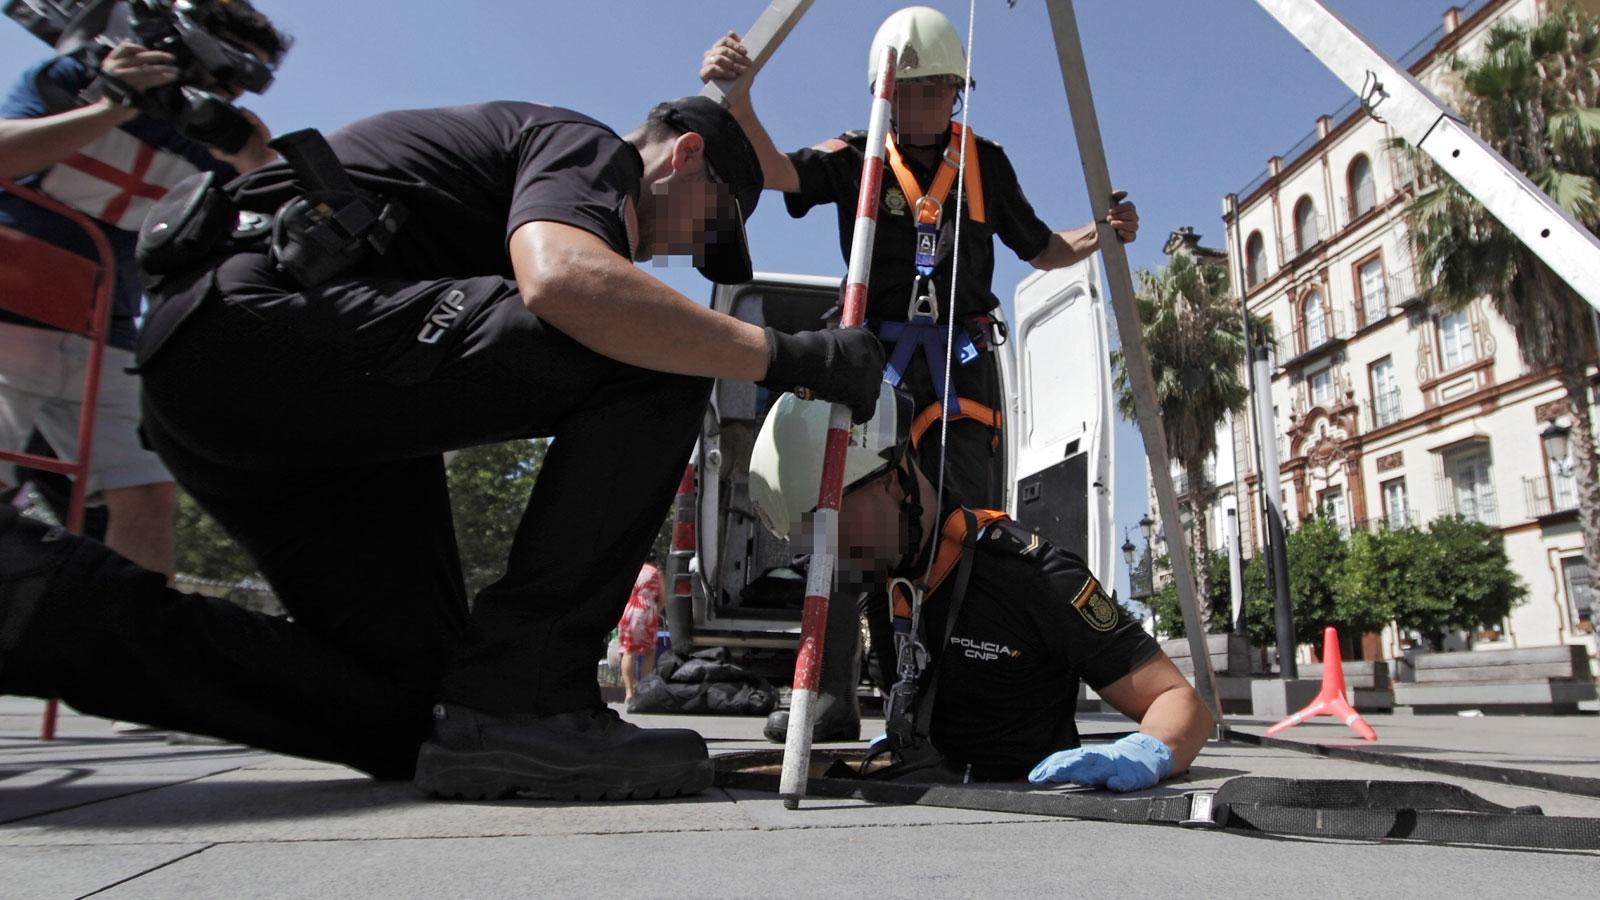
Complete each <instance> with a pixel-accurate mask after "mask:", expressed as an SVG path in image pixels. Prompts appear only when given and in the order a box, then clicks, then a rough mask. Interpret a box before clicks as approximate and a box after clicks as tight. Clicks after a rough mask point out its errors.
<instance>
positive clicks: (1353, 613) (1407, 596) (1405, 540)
mask: <svg viewBox="0 0 1600 900" xmlns="http://www.w3.org/2000/svg"><path fill="white" fill-rule="evenodd" d="M1433 551H1434V542H1433V541H1432V540H1431V538H1430V536H1429V535H1428V534H1427V533H1426V532H1424V531H1422V530H1420V529H1417V528H1411V527H1406V528H1397V529H1390V528H1388V527H1387V526H1383V527H1380V528H1379V529H1378V530H1377V531H1374V532H1365V531H1358V532H1356V533H1355V534H1353V535H1351V536H1350V542H1349V548H1348V550H1347V553H1346V555H1345V561H1344V566H1343V567H1342V568H1341V569H1340V571H1339V572H1338V574H1337V575H1335V576H1334V578H1333V588H1334V591H1333V618H1332V620H1331V621H1329V622H1328V623H1327V624H1329V625H1333V626H1334V627H1336V628H1338V629H1339V634H1340V637H1349V638H1352V639H1353V638H1355V637H1356V636H1358V635H1360V634H1364V633H1366V632H1369V631H1382V630H1383V629H1384V627H1386V626H1387V625H1388V624H1389V623H1390V622H1393V621H1394V620H1395V618H1396V616H1397V615H1398V613H1399V611H1400V610H1402V609H1416V608H1420V607H1422V606H1425V605H1426V604H1427V603H1429V602H1430V599H1429V591H1430V588H1431V585H1430V584H1429V582H1428V577H1429V574H1430V572H1429V568H1428V560H1429V558H1430V554H1431V553H1433Z"/></svg>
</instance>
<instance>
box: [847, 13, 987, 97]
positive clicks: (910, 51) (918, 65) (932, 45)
mask: <svg viewBox="0 0 1600 900" xmlns="http://www.w3.org/2000/svg"><path fill="white" fill-rule="evenodd" d="M886 46H887V47H893V48H894V49H895V52H896V53H897V54H898V60H897V61H896V63H895V78H897V79H901V78H933V77H936V76H940V75H945V76H953V77H954V78H955V79H956V80H957V81H960V80H962V79H964V78H965V77H966V71H967V52H966V50H965V49H964V48H963V47H962V46H961V38H959V37H957V36H956V29H955V26H954V25H951V24H950V20H949V19H947V18H945V15H944V13H942V12H939V11H938V10H937V9H933V8H931V7H927V6H908V7H906V8H905V9H902V10H900V11H898V12H896V13H894V14H893V15H891V16H890V17H889V18H887V19H884V20H883V24H882V25H879V26H878V33H877V34H875V35H873V37H872V51H871V55H870V56H869V57H867V87H868V88H869V89H870V88H872V87H873V86H874V85H876V84H877V83H878V60H879V59H881V58H882V56H883V48H884V47H886Z"/></svg>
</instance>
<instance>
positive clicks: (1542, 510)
mask: <svg viewBox="0 0 1600 900" xmlns="http://www.w3.org/2000/svg"><path fill="white" fill-rule="evenodd" d="M1522 497H1523V501H1524V502H1525V503H1526V504H1527V508H1528V518H1530V519H1538V518H1543V517H1544V516H1554V515H1559V514H1561V513H1568V512H1572V511H1574V510H1576V509H1577V508H1578V483H1577V480H1576V479H1574V478H1573V477H1572V476H1571V475H1560V474H1558V475H1555V476H1554V477H1549V478H1546V477H1539V476H1535V477H1533V478H1524V479H1522Z"/></svg>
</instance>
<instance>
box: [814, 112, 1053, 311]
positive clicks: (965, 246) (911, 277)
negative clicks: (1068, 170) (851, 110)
mask: <svg viewBox="0 0 1600 900" xmlns="http://www.w3.org/2000/svg"><path fill="white" fill-rule="evenodd" d="M948 140H949V134H948V133H946V134H945V136H944V137H943V138H941V139H940V147H941V149H942V148H943V146H944V144H945V142H947V141H948ZM976 143H977V147H978V164H979V169H980V170H981V172H982V177H983V200H984V209H985V211H986V216H985V221H984V222H974V221H973V220H972V219H971V218H970V217H969V216H968V213H969V212H970V207H969V205H968V204H967V201H966V198H964V197H963V198H962V203H961V206H962V222H961V243H962V252H961V292H960V293H959V295H958V296H957V298H956V313H957V315H961V316H966V315H974V314H979V313H987V312H988V311H989V310H991V309H994V308H995V307H997V306H999V305H1000V301H999V299H998V298H996V297H995V295H994V291H993V290H992V289H991V283H992V282H993V280H994V237H995V236H996V235H998V236H999V238H1000V240H1001V241H1003V242H1004V243H1005V245H1006V246H1007V247H1010V248H1011V249H1012V251H1013V252H1015V253H1016V254H1017V258H1019V259H1022V260H1029V259H1033V258H1034V257H1035V256H1038V255H1039V254H1040V252H1042V251H1043V250H1044V248H1045V244H1046V243H1047V242H1048V241H1049V240H1050V227H1049V226H1048V225H1046V224H1045V223H1044V222H1042V221H1040V219H1039V217H1038V215H1036V214H1035V213H1034V211H1033V206H1032V205H1030V204H1029V203H1028V199H1027V198H1026V197H1024V196H1023V195H1022V187H1021V186H1020V185H1019V184H1017V173H1016V170H1014V169H1012V168H1011V160H1009V159H1007V158H1006V153H1005V151H1004V150H1003V149H1001V147H1000V145H999V144H996V143H995V142H993V141H990V140H987V139H986V138H983V137H977V138H976ZM866 144H867V133H866V132H864V131H852V132H850V133H848V134H843V135H840V136H839V137H838V138H837V139H834V140H830V141H825V142H824V143H822V144H818V145H817V146H815V147H811V148H809V149H806V150H799V151H796V152H794V153H791V154H789V159H790V160H792V161H793V162H794V168H795V171H796V172H797V173H799V175H800V189H799V190H798V191H796V192H794V193H791V194H785V195H784V202H785V204H786V205H787V206H788V209H789V215H791V216H794V217H795V218H799V217H801V216H803V215H805V214H806V213H807V212H808V211H810V210H811V208H812V207H814V206H820V205H822V204H825V203H832V204H833V205H834V207H835V212H836V213H837V215H838V217H839V249H840V251H841V252H842V253H843V254H844V258H845V261H846V262H849V260H850V240H851V236H852V234H853V233H854V230H855V217H856V198H857V197H858V196H859V194H860V192H861V162H862V160H863V159H864V158H865V155H866ZM941 156H942V153H941ZM906 165H907V167H908V168H909V169H910V171H911V173H912V174H913V175H914V176H916V179H917V183H918V184H919V185H921V186H922V187H923V189H924V190H926V189H927V187H928V185H929V184H930V183H931V182H932V180H933V179H932V173H931V172H929V171H928V170H927V169H925V168H923V167H922V166H920V165H918V164H917V163H916V162H915V161H913V160H912V159H911V158H910V156H909V155H907V156H906ZM969 177H970V172H969ZM956 193H957V192H956V190H955V189H954V188H952V189H951V191H950V195H949V196H948V197H946V198H945V201H944V216H943V218H942V219H941V220H940V237H939V256H938V264H937V266H936V268H935V269H934V283H935V286H936V288H937V290H938V293H939V305H940V307H941V308H943V307H944V306H945V304H946V303H948V302H949V297H950V268H951V262H952V259H953V258H954V257H953V254H952V253H951V248H952V247H954V246H955V225H956V222H955V209H956ZM912 213H913V211H912V209H911V204H910V203H909V202H907V200H906V196H905V194H904V193H902V192H901V190H900V184H899V181H898V180H897V179H896V178H895V176H894V173H893V172H891V171H890V170H889V168H888V166H887V164H886V165H885V166H884V173H883V193H882V195H881V196H880V197H879V199H878V236H877V240H876V243H875V244H874V246H873V253H872V273H871V275H870V278H869V281H868V282H867V291H868V296H867V318H868V319H878V320H895V321H904V320H905V318H906V307H907V305H908V304H909V303H910V302H911V287H912V285H913V283H914V282H915V279H916V274H917V270H916V266H915V260H916V244H915V241H916V234H917V229H916V221H915V220H914V219H913V217H912Z"/></svg>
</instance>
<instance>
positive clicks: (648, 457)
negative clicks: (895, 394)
mask: <svg viewBox="0 0 1600 900" xmlns="http://www.w3.org/2000/svg"><path fill="white" fill-rule="evenodd" d="M273 145H274V146H275V147H276V148H277V149H278V150H279V151H280V152H282V153H283V154H284V156H285V157H286V160H285V162H284V163H281V164H275V165H269V166H266V167H264V168H261V169H258V170H256V171H255V172H252V173H250V174H249V175H247V176H245V177H243V178H240V179H236V180H234V181H232V182H230V183H229V184H228V185H226V186H225V187H219V186H217V185H216V184H215V183H213V182H211V181H208V180H205V179H203V178H201V179H197V180H192V181H190V182H186V183H185V184H184V185H180V186H179V188H178V189H175V190H174V192H173V193H172V194H171V195H169V197H171V198H172V202H171V203H166V202H164V203H163V204H162V205H160V206H158V207H157V208H156V209H155V210H154V211H153V212H152V213H151V217H150V219H151V221H148V222H147V223H146V228H145V229H144V231H142V232H141V236H140V246H139V253H140V261H141V264H142V267H143V271H144V275H145V277H146V279H147V280H148V281H149V282H150V283H151V285H152V290H151V295H152V298H153V301H154V302H153V307H152V311H151V313H150V316H149V318H148V319H147V321H146V326H145V328H144V330H143V332H142V334H141V341H140V345H139V355H138V362H139V365H140V366H141V369H142V371H143V377H144V382H145V398H146V403H145V422H144V430H145V432H146V433H147V434H148V436H149V438H150V440H151V442H152V443H153V444H154V446H155V449H156V450H157V451H158V452H159V453H160V454H161V456H162V458H163V459H164V460H165V461H166V463H167V464H168V465H169V466H170V467H171V469H172V471H173V473H174V474H175V475H176V476H177V478H178V481H179V483H181V484H182V485H183V486H184V488H185V489H186V490H188V491H189V492H190V493H191V494H192V495H193V496H194V497H195V498H196V500H197V501H199V503H200V504H201V505H202V506H203V507H204V508H206V509H207V510H208V511H209V512H210V513H212V514H213V515H214V516H215V517H216V519H217V520H218V521H219V522H220V523H221V524H222V525H223V527H225V528H226V529H227V530H228V531H229V533H230V534H231V535H232V536H233V537H234V538H235V539H236V540H238V541H239V543H240V544H241V545H242V546H243V547H244V549H245V550H246V551H247V552H249V554H250V555H251V558H252V559H253V561H254V562H255V563H256V564H257V566H259V568H260V571H261V572H262V574H264V575H265V576H266V577H267V579H268V581H269V582H270V583H271V584H272V587H273V589H274V591H275V592H276V593H277V595H278V597H279V598H280V600H281V601H282V602H283V605H284V606H285V607H286V608H287V609H288V611H289V612H290V614H291V616H292V618H291V619H281V618H273V617H268V616H263V615H257V614H254V613H251V612H247V611H245V610H243V609H240V608H238V607H233V606H231V605H230V604H228V603H226V602H222V601H213V600H208V599H206V598H202V597H199V596H191V595H187V594H180V593H177V592H174V591H171V590H168V589H167V588H166V587H165V586H164V584H163V580H162V579H161V578H160V576H157V575H152V574H150V573H147V572H144V571H142V570H140V569H138V568H137V567H135V566H133V565H132V564H130V563H128V562H127V561H126V560H123V559H121V558H120V557H117V556H116V555H115V554H112V553H110V552H109V551H107V550H105V549H104V548H103V547H100V546H99V545H97V544H94V543H92V542H88V541H84V540H82V539H79V538H74V537H72V536H70V535H66V534H63V533H60V532H59V530H57V531H51V530H48V529H46V528H44V527H43V526H41V525H40V524H39V523H36V522H32V521H30V520H23V519H20V518H18V516H17V515H16V513H15V511H11V510H6V509H0V692H4V693H15V694H24V695H30V696H36V697H52V696H55V697H61V698H62V699H64V700H66V701H67V702H69V703H71V704H72V705H73V706H74V707H75V708H77V709H80V710H83V711H85V712H89V713H92V714H98V715H105V716H109V717H113V718H120V719H129V720H135V721H141V722H148V723H151V724H155V725H159V726H163V727H167V728H174V729H180V730H183V731H188V732H195V733H201V734H208V735H215V736H218V737H222V738H226V739H229V740H232V741H238V742H242V743H248V744H252V745H255V746H258V747H262V748H265V749H269V750H273V751H277V752H282V753H288V754H292V755H298V756H307V757H312V758H317V759H324V760H332V761H335V762H340V763H344V764H346V765H349V766H352V767H355V768H358V769H361V770H363V771H366V772H368V773H370V774H372V775H373V776H375V777H378V778H386V779H395V778H405V779H409V778H413V776H414V777H415V780H416V783H417V785H418V786H419V787H420V788H422V789H423V790H424V791H426V792H429V793H432V794H436V795H440V796H447V797H458V796H459V797H469V798H495V797H502V796H507V795H510V794H513V793H522V794H525V795H528V794H531V795H533V796H538V797H546V798H558V799H559V798H564V799H626V798H648V797H657V796H660V797H668V796H674V795H677V794H684V793H693V792H695V791H698V790H701V789H703V788H705V787H706V786H707V785H709V784H710V781H711V767H710V762H709V759H708V755H707V752H706V746H705V743H704V741H703V740H702V739H701V737H700V736H699V735H697V734H695V733H694V732H692V731H688V730H684V729H657V730H646V729H640V728H637V727H634V726H632V725H630V724H627V723H625V722H623V721H621V720H620V719H619V718H618V717H617V715H616V714H615V713H614V712H612V711H611V710H610V709H608V708H607V707H606V706H605V704H604V703H603V702H602V700H601V696H600V689H599V685H598V684H597V683H596V682H595V678H594V648H595V647H597V646H599V645H600V643H601V640H602V638H603V637H604V635H605V634H606V632H607V631H609V630H610V629H611V627H612V626H613V624H614V623H615V622H616V621H617V618H618V616H619V614H620V613H621V612H622V609H623V605H624V603H625V602H626V600H627V597H628V592H629V588H630V587H631V585H632V584H633V581H634V576H635V574H636V573H637V572H638V571H639V568H640V564H641V563H642V562H643V561H644V558H645V555H646V553H647V552H648V550H649V548H650V544H651V541H652V539H653V537H654V535H655V533H656V530H657V529H658V528H659V526H660V523H661V517H662V515H663V513H664V512H665V510H666V508H667V506H668V503H669V502H670V500H671V497H672V494H673V490H674V488H675V487H676V485H677V483H678V480H679V478H680V477H681V476H682V473H683V468H684V465H685V463H686V461H687V459H688V455H689V452H690V450H691V448H692V447H693V445H694V441H695V438H696V436H697V434H698V430H699V426H700V422H701V420H702V417H703V416H704V411H705V406H706V402H707V398H708V393H709V389H710V382H709V380H708V379H709V378H713V377H720V378H739V379H754V380H757V381H760V382H762V383H764V384H766V385H767V386H769V387H770V388H772V389H773V390H775V391H783V390H792V389H795V388H797V387H801V386H803V387H805V388H808V389H810V390H811V391H813V392H814V393H816V394H817V395H819V396H823V397H827V398H830V399H832V400H834V401H837V402H840V403H844V404H846V405H847V406H849V407H850V408H851V409H852V411H853V412H854V414H855V415H856V417H857V418H860V419H865V418H866V417H867V416H869V415H871V413H872V410H873V404H874V402H875V400H876V397H877V385H878V382H879V380H880V378H881V372H882V368H883V364H884V360H883V353H882V349H881V347H880V346H879V344H878V341H877V339H876V338H875V337H873V336H872V334H871V333H869V332H867V331H866V330H865V329H859V328H857V329H842V330H819V331H814V332H802V333H799V334H794V335H784V334H778V333H776V332H773V331H771V330H770V329H768V330H765V331H764V330H763V329H761V328H758V327H756V326H753V325H750V324H748V323H744V322H741V321H739V320H737V319H734V318H731V317H728V316H724V315H721V314H718V313H715V312H713V311H711V310H709V309H706V308H705V307H703V306H701V305H700V304H698V303H696V302H695V301H693V300H692V299H690V298H688V297H685V296H682V295H681V294H678V293H677V292H675V291H673V290H672V289H671V288H669V287H668V286H667V285H666V284H664V283H662V282H661V281H659V280H657V279H656V278H654V277H652V276H651V275H649V274H648V273H647V272H645V271H643V270H641V269H640V268H638V267H637V266H636V265H635V264H634V263H635V261H636V260H643V259H648V258H650V257H651V256H652V255H669V254H692V255H693V257H694V258H695V261H696V263H697V264H698V265H699V267H700V270H701V272H702V274H704V275H706V276H707V277H708V278H710V279H712V280H715V281H719V282H726V283H736V282H739V281H747V280H749V278H750V275H751V267H750V257H749V250H748V247H747V245H746V242H745V238H744V219H745V217H747V216H748V215H749V213H750V211H751V210H752V209H753V207H754V206H755V203H756V200H757V198H758V196H759V194H760V190H761V171H760V166H759V164H758V162H757V160H756V157H755V151H754V150H753V149H752V148H751V146H750V144H749V141H748V140H747V139H746V138H745V136H744V134H743V132H742V131H741V130H740V128H739V125H738V123H737V122H736V121H735V120H734V119H733V118H732V116H730V115H729V114H728V113H727V112H726V111H725V110H724V109H722V108H721V107H720V106H718V105H717V104H716V103H714V102H712V101H710V100H707V99H705V98H700V97H690V98H683V99H680V100H675V101H671V102H667V103H662V104H659V105H657V106H656V107H655V108H654V109H652V110H651V111H650V113H649V116H648V117H647V119H646V121H645V122H644V124H643V125H641V126H640V127H639V128H638V129H636V130H635V131H634V132H632V133H630V134H628V135H627V136H626V137H623V136H619V135H617V134H616V133H614V132H613V131H612V130H611V129H609V128H607V127H606V126H604V125H602V124H601V123H599V122H597V121H595V120H594V119H591V118H589V117H587V116H584V115H582V114H581V113H577V112H574V111H571V110H566V109H560V108H556V107H550V106H542V105H537V104H532V103H520V102H492V103H483V104H477V105H471V106H459V107H451V108H446V109H426V110H407V111H401V112H391V113H383V114H380V115H377V116H373V117H371V118H368V119H364V120H362V121H359V122H356V123H354V124H352V125H350V126H347V127H346V128H344V129H341V130H340V131H338V132H335V133H334V134H332V135H330V136H329V137H328V138H327V140H326V141H324V140H323V139H322V138H321V136H320V135H317V134H315V133H314V132H295V133H293V134H290V135H284V136H281V137H279V138H278V139H276V140H274V141H273ZM532 436H550V437H552V438H553V440H552V443H551V446H550V450H549V453H548V455H547V456H546V458H545V461H544V467H543V469H542V471H541V473H540V476H539V479H538V482H537V484H536V486H535V488H534V491H533V494H532V496H531V498H530V499H529V501H528V505H527V508H526V510H525V512H524V514H523V518H522V521H521V524H520V526H519V528H518V530H517V533H516V535H515V537H514V539H513V542H512V546H511V552H510V559H509V563H508V568H507V571H506V574H505V576H504V577H503V578H502V579H501V580H500V581H499V582H497V583H495V584H493V585H491V586H489V587H488V588H486V589H485V590H483V591H482V592H481V593H480V594H479V595H478V596H477V597H476V599H475V601H474V603H473V604H472V606H471V608H470V611H469V607H468V602H467V597H466V594H465V589H464V587H463V579H462V573H461V566H460V561H459V558H458V555H457V551H456V544H455V537H454V533H453V530H452V524H451V510H450V504H449V496H448V493H447V489H446V482H445V471H444V462H443V459H442V453H443V452H445V451H448V450H450V449H452V448H459V447H467V446H472V445H477V444H484V443H491V442H497V441H504V440H510V439H516V438H526V437H532ZM194 672H204V673H206V678H204V679H201V680H200V681H199V683H198V684H191V682H192V681H193V679H192V673H194Z"/></svg>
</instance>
